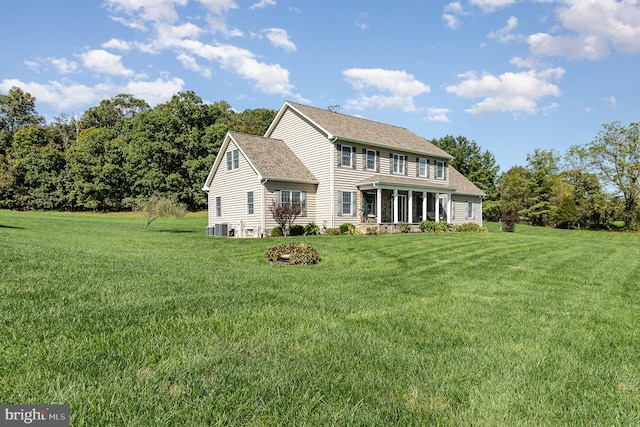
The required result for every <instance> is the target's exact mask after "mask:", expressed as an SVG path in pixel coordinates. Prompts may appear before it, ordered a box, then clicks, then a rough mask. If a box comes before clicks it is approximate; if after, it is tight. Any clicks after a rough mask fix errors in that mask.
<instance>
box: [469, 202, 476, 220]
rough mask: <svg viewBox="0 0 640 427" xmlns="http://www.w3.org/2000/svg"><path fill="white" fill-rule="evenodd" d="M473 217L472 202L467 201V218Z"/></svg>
mask: <svg viewBox="0 0 640 427" xmlns="http://www.w3.org/2000/svg"><path fill="white" fill-rule="evenodd" d="M474 217H475V212H474V204H473V202H467V219H473V218H474Z"/></svg>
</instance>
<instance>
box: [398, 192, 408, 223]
mask: <svg viewBox="0 0 640 427" xmlns="http://www.w3.org/2000/svg"><path fill="white" fill-rule="evenodd" d="M398 222H407V196H406V195H404V194H399V195H398Z"/></svg>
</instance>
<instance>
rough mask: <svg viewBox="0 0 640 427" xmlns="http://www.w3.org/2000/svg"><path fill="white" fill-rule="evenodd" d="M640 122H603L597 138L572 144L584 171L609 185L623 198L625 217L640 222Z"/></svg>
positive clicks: (632, 225)
mask: <svg viewBox="0 0 640 427" xmlns="http://www.w3.org/2000/svg"><path fill="white" fill-rule="evenodd" d="M639 135H640V123H638V122H632V123H630V124H629V125H628V126H623V125H622V124H621V123H620V122H618V121H615V122H613V123H610V124H605V125H603V129H602V130H601V131H600V132H599V133H598V135H597V136H596V138H595V139H594V140H593V141H591V142H590V143H588V144H586V145H585V146H584V147H572V152H573V153H574V154H577V155H578V157H580V159H581V160H582V161H583V165H584V167H585V169H586V170H587V171H590V172H593V173H594V174H596V175H597V176H598V177H599V178H600V179H601V180H602V182H604V183H606V184H608V185H609V186H611V188H612V189H614V190H615V191H616V192H617V193H618V194H619V195H621V196H622V198H623V201H624V220H625V222H626V223H627V225H628V226H629V227H630V228H632V229H635V228H637V227H638V226H640V206H639V198H640V194H639V184H640V182H639V181H640V141H639V138H638V137H639Z"/></svg>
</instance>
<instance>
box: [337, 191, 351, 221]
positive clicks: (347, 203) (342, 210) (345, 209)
mask: <svg viewBox="0 0 640 427" xmlns="http://www.w3.org/2000/svg"><path fill="white" fill-rule="evenodd" d="M353 202H354V198H353V194H352V193H351V191H338V215H345V216H349V215H355V212H353V211H354V209H352V208H353V206H352V205H353Z"/></svg>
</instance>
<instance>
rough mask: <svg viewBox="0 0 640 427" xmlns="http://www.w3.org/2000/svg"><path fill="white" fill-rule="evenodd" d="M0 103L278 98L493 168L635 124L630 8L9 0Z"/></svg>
mask: <svg viewBox="0 0 640 427" xmlns="http://www.w3.org/2000/svg"><path fill="white" fill-rule="evenodd" d="M0 39H1V40H3V44H2V46H3V47H2V51H1V54H0V55H1V60H0V64H1V66H0V93H1V94H6V93H8V91H9V90H10V89H11V88H12V87H14V86H17V87H19V88H21V89H22V90H23V91H25V92H28V93H30V94H31V95H33V96H34V97H35V98H36V110H37V111H38V113H39V114H41V115H43V116H44V117H45V118H46V119H47V120H49V121H51V120H52V119H53V118H55V117H56V116H60V115H62V114H66V115H76V116H79V115H81V114H82V113H83V112H84V111H85V110H86V109H88V108H91V107H93V106H96V105H98V104H99V103H100V101H102V100H104V99H110V98H112V97H114V96H116V95H118V94H122V93H128V94H132V95H133V96H135V97H136V98H141V99H144V100H145V101H147V102H148V103H149V104H150V105H151V106H152V107H153V106H155V105H157V104H158V103H162V102H166V101H168V100H169V99H170V98H171V97H172V96H173V95H175V94H177V93H179V92H185V91H193V92H194V93H195V94H196V95H198V96H199V97H201V98H202V99H203V101H205V102H218V101H226V102H227V103H229V104H230V105H231V106H232V107H233V109H234V110H236V111H243V110H245V109H254V108H270V109H274V110H278V109H279V108H280V107H281V106H282V104H283V103H284V102H285V101H287V100H289V101H295V102H299V103H303V104H308V105H312V106H315V107H318V108H330V107H331V108H333V109H336V110H337V111H338V112H340V113H344V114H349V115H355V116H359V117H364V118H367V119H371V120H376V121H380V122H384V123H389V124H393V125H397V126H401V127H405V128H407V129H409V130H410V131H412V132H413V133H415V134H417V135H419V136H422V137H424V138H427V139H432V138H441V137H444V136H446V135H453V136H464V137H466V138H467V139H468V140H470V141H475V142H476V143H477V144H478V145H479V146H480V147H481V148H482V149H483V150H488V151H490V152H491V153H492V154H493V155H494V156H495V159H496V162H497V164H498V165H499V166H500V168H501V170H502V171H506V170H508V169H509V168H510V167H512V166H516V165H526V164H527V160H526V159H527V155H528V154H532V153H534V151H535V150H536V149H539V150H554V151H555V152H556V153H557V154H559V155H564V154H565V153H566V152H567V150H568V149H569V147H571V146H572V145H584V144H586V143H589V142H590V141H592V140H593V139H595V138H596V137H597V135H598V133H599V132H600V131H601V130H602V129H603V127H602V125H603V124H606V123H611V122H613V121H620V122H621V123H622V124H623V125H628V124H629V123H631V122H637V121H640V0H618V1H616V0H459V1H436V0H396V1H384V0H381V1H372V0H369V1H367V0H322V1H319V0H316V1H313V0H94V1H87V0H67V1H64V2H61V1H52V0H21V1H7V2H3V5H2V13H1V14H0Z"/></svg>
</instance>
